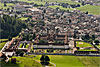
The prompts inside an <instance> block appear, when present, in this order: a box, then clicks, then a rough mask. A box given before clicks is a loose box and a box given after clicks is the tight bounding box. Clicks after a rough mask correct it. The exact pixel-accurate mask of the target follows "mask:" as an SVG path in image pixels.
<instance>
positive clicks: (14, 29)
mask: <svg viewBox="0 0 100 67" xmlns="http://www.w3.org/2000/svg"><path fill="white" fill-rule="evenodd" d="M26 27H27V25H26V24H25V23H24V22H22V21H21V20H20V19H18V18H17V16H16V15H15V16H13V17H11V16H9V15H1V16H0V39H4V38H12V37H15V36H17V35H18V34H19V33H20V32H21V30H22V29H23V28H26Z"/></svg>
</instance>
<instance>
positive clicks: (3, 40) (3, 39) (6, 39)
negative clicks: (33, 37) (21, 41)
mask: <svg viewBox="0 0 100 67" xmlns="http://www.w3.org/2000/svg"><path fill="white" fill-rule="evenodd" d="M6 40H8V39H0V41H6Z"/></svg>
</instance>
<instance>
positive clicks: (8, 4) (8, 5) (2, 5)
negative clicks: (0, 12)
mask: <svg viewBox="0 0 100 67" xmlns="http://www.w3.org/2000/svg"><path fill="white" fill-rule="evenodd" d="M6 5H7V6H5V7H4V3H0V8H3V9H7V8H10V9H11V7H10V6H13V5H14V4H13V3H6Z"/></svg>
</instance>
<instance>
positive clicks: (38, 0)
mask: <svg viewBox="0 0 100 67" xmlns="http://www.w3.org/2000/svg"><path fill="white" fill-rule="evenodd" d="M19 1H24V2H28V3H32V2H34V3H36V4H38V5H41V4H42V5H44V4H45V3H46V2H58V3H68V4H81V3H78V2H73V1H70V0H30V1H28V0H19Z"/></svg>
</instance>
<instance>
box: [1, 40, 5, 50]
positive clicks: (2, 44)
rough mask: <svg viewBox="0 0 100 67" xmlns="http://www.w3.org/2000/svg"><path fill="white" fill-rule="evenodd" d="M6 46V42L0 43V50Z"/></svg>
mask: <svg viewBox="0 0 100 67" xmlns="http://www.w3.org/2000/svg"><path fill="white" fill-rule="evenodd" d="M5 44H6V42H2V43H0V50H1V49H2V48H3V46H4V45H5Z"/></svg>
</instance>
